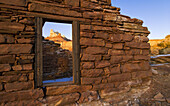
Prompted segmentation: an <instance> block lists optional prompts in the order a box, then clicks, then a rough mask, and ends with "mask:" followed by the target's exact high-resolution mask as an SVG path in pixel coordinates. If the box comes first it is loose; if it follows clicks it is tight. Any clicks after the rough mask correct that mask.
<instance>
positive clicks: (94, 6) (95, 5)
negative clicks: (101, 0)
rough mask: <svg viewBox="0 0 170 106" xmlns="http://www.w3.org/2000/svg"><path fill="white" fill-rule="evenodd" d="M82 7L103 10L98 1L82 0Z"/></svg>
mask: <svg viewBox="0 0 170 106" xmlns="http://www.w3.org/2000/svg"><path fill="white" fill-rule="evenodd" d="M81 7H83V8H89V9H95V10H103V8H102V6H101V5H100V4H98V3H92V2H89V1H84V0H81Z"/></svg>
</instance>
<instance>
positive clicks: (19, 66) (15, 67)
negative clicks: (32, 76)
mask: <svg viewBox="0 0 170 106" xmlns="http://www.w3.org/2000/svg"><path fill="white" fill-rule="evenodd" d="M12 69H13V70H15V71H21V70H22V66H21V65H15V66H12Z"/></svg>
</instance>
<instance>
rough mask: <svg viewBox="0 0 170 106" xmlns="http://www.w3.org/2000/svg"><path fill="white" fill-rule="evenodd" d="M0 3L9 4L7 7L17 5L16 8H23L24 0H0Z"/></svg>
mask: <svg viewBox="0 0 170 106" xmlns="http://www.w3.org/2000/svg"><path fill="white" fill-rule="evenodd" d="M1 3H4V4H9V5H17V6H25V5H26V1H25V0H2V1H1Z"/></svg>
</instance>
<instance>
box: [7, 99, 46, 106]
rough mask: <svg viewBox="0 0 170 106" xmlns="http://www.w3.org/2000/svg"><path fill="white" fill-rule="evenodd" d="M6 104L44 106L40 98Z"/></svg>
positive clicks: (11, 105)
mask: <svg viewBox="0 0 170 106" xmlns="http://www.w3.org/2000/svg"><path fill="white" fill-rule="evenodd" d="M5 105H6V106H42V105H43V103H42V102H41V101H39V100H22V101H13V102H8V103H6V104H5Z"/></svg>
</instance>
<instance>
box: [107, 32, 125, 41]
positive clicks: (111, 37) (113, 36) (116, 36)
mask: <svg viewBox="0 0 170 106" xmlns="http://www.w3.org/2000/svg"><path fill="white" fill-rule="evenodd" d="M109 40H110V41H111V42H121V41H122V37H121V36H120V34H110V35H109Z"/></svg>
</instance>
